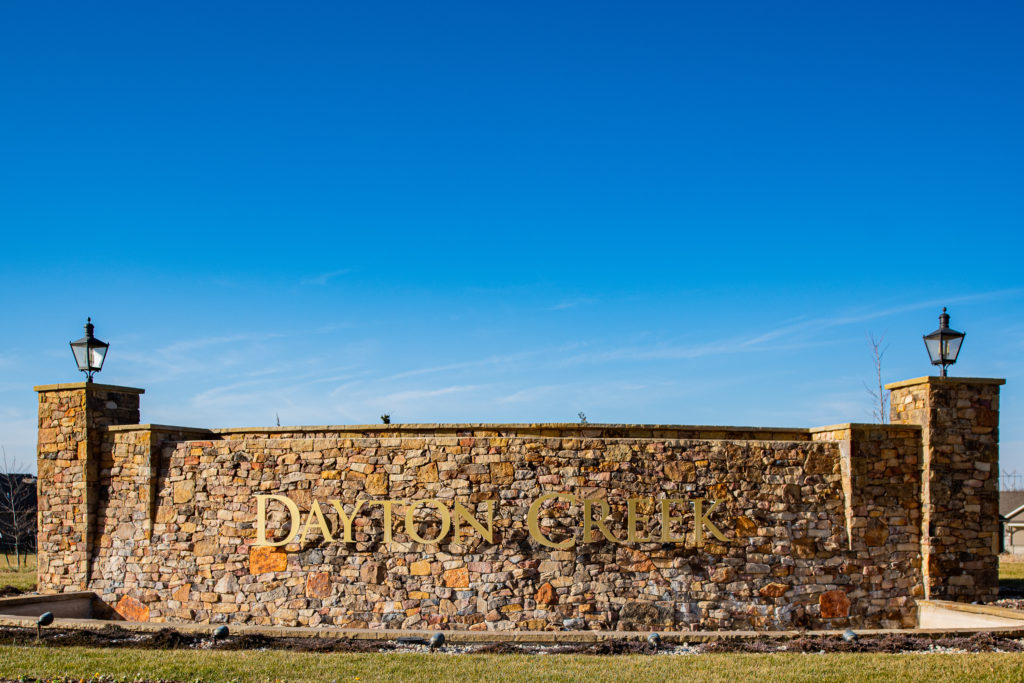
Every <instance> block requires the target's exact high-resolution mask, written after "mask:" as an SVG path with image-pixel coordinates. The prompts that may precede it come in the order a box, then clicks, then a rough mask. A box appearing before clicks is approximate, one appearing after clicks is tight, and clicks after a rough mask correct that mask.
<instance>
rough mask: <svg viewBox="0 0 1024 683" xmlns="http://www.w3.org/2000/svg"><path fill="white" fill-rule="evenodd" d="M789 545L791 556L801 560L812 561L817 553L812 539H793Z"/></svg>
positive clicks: (816, 547)
mask: <svg viewBox="0 0 1024 683" xmlns="http://www.w3.org/2000/svg"><path fill="white" fill-rule="evenodd" d="M791 543H792V545H793V554H794V555H796V556H797V557H798V558H800V559H801V560H809V559H812V558H813V557H814V556H815V554H817V552H818V546H817V544H816V543H815V542H814V539H813V538H794V539H793V540H792V541H791Z"/></svg>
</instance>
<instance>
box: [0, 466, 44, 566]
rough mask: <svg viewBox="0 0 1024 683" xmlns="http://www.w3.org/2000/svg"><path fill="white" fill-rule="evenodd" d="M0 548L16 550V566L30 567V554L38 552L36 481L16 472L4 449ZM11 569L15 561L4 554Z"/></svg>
mask: <svg viewBox="0 0 1024 683" xmlns="http://www.w3.org/2000/svg"><path fill="white" fill-rule="evenodd" d="M0 452H2V457H0V546H2V547H3V548H4V550H5V551H7V550H13V551H14V563H15V566H16V567H17V568H18V569H20V568H21V567H22V566H23V565H27V564H28V553H29V552H30V551H32V550H34V549H35V531H36V495H35V493H36V491H35V488H36V478H35V477H34V476H32V475H31V474H22V473H17V472H15V471H14V468H15V463H14V462H12V461H11V460H9V459H8V457H7V449H6V448H4V447H3V446H0ZM4 559H5V560H6V561H7V566H8V567H10V566H11V558H10V556H9V555H8V554H7V552H4Z"/></svg>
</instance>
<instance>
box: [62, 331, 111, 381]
mask: <svg viewBox="0 0 1024 683" xmlns="http://www.w3.org/2000/svg"><path fill="white" fill-rule="evenodd" d="M93 329H95V328H94V326H93V324H92V318H86V322H85V336H84V337H82V338H81V339H79V340H78V341H73V342H70V344H71V352H72V353H73V354H75V363H77V364H78V369H79V370H81V371H82V372H84V373H85V374H86V377H87V378H88V379H86V381H87V382H91V381H92V376H93V375H94V374H96V373H97V372H99V371H100V370H102V369H103V361H104V360H106V358H107V348H109V347H110V344H108V343H106V342H103V341H100V340H99V339H97V338H96V337H94V336H93V333H92V331H93Z"/></svg>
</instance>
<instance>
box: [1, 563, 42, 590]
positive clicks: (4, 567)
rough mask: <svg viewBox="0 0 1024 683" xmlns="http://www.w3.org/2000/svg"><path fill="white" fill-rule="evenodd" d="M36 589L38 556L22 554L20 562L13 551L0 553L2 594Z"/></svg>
mask: <svg viewBox="0 0 1024 683" xmlns="http://www.w3.org/2000/svg"><path fill="white" fill-rule="evenodd" d="M35 589H36V556H35V554H32V555H22V556H21V562H20V563H19V562H18V561H17V559H16V558H15V557H14V554H13V553H3V554H2V555H0V594H2V593H4V592H7V593H25V592H30V591H34V590H35Z"/></svg>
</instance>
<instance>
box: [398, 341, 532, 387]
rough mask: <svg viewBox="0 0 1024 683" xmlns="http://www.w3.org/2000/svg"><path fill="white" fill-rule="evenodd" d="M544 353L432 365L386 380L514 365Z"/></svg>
mask: <svg viewBox="0 0 1024 683" xmlns="http://www.w3.org/2000/svg"><path fill="white" fill-rule="evenodd" d="M543 352H544V351H542V350H539V349H538V350H535V351H522V352H520V353H511V354H508V355H503V356H488V357H487V358H480V359H478V360H469V361H462V362H459V363H447V364H445V365H432V366H429V367H425V368H416V369H415V370H405V371H403V372H399V373H396V374H394V375H389V376H388V377H385V378H384V380H385V381H387V380H395V379H405V378H407V377H416V376H419V375H428V374H431V373H435V372H451V371H453V370H465V369H467V368H477V367H482V366H486V365H505V364H512V363H516V362H518V361H522V360H526V359H527V358H531V357H535V356H537V355H539V354H541V353H543Z"/></svg>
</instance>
